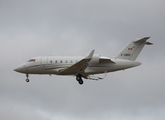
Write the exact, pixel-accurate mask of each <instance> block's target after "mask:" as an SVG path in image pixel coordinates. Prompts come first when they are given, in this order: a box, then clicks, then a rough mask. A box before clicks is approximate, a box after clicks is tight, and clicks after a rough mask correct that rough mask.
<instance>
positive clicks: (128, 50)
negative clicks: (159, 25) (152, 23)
mask: <svg viewBox="0 0 165 120" xmlns="http://www.w3.org/2000/svg"><path fill="white" fill-rule="evenodd" d="M149 38H150V37H145V38H142V39H134V40H132V41H131V42H130V43H129V44H128V45H127V46H126V47H125V48H124V49H123V50H122V51H121V52H120V53H119V54H118V55H117V56H116V58H117V59H124V60H131V61H135V60H136V58H137V57H138V55H139V53H140V52H141V50H142V49H143V47H144V45H145V44H147V45H149V44H148V43H149V42H146V41H147V40H148V39H149ZM150 44H152V43H150Z"/></svg>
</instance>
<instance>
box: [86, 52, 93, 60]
mask: <svg viewBox="0 0 165 120" xmlns="http://www.w3.org/2000/svg"><path fill="white" fill-rule="evenodd" d="M94 52H95V50H92V52H91V53H90V54H89V55H88V56H87V57H86V59H92V57H93V54H94Z"/></svg>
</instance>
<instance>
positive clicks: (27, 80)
mask: <svg viewBox="0 0 165 120" xmlns="http://www.w3.org/2000/svg"><path fill="white" fill-rule="evenodd" d="M26 77H27V79H26V82H29V81H30V80H29V79H28V77H29V74H26Z"/></svg>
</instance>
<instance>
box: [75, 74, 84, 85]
mask: <svg viewBox="0 0 165 120" xmlns="http://www.w3.org/2000/svg"><path fill="white" fill-rule="evenodd" d="M81 77H82V76H81V75H80V74H78V75H77V76H76V80H77V81H78V83H79V84H80V85H82V84H83V83H84V82H83V80H82V78H81Z"/></svg>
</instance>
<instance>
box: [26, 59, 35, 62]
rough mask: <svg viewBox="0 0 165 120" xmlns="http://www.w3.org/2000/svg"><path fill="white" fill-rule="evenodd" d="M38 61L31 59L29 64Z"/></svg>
mask: <svg viewBox="0 0 165 120" xmlns="http://www.w3.org/2000/svg"><path fill="white" fill-rule="evenodd" d="M35 61H36V60H35V59H30V60H29V61H28V62H35Z"/></svg>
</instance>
